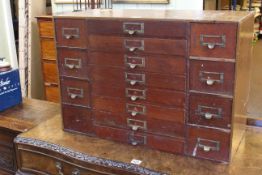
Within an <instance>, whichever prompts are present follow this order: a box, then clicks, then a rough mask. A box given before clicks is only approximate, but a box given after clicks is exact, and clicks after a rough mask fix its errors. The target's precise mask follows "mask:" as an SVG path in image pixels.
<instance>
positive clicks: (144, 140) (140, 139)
mask: <svg viewBox="0 0 262 175" xmlns="http://www.w3.org/2000/svg"><path fill="white" fill-rule="evenodd" d="M96 134H97V136H98V137H100V138H103V139H108V140H113V141H118V142H122V143H127V144H130V145H133V146H139V145H147V146H148V147H151V148H154V149H158V150H162V151H167V152H172V153H180V154H183V152H184V140H183V139H180V138H176V137H167V136H156V135H153V134H144V133H138V132H130V131H127V130H124V129H118V128H111V127H105V126H99V125H97V126H96Z"/></svg>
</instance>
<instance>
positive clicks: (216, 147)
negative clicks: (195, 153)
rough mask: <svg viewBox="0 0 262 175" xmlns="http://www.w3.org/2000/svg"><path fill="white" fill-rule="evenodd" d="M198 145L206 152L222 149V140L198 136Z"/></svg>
mask: <svg viewBox="0 0 262 175" xmlns="http://www.w3.org/2000/svg"><path fill="white" fill-rule="evenodd" d="M207 143H208V145H207ZM210 145H212V146H210ZM197 147H198V148H201V149H203V151H205V152H210V151H220V142H219V141H215V140H209V139H202V138H199V137H198V138H197Z"/></svg>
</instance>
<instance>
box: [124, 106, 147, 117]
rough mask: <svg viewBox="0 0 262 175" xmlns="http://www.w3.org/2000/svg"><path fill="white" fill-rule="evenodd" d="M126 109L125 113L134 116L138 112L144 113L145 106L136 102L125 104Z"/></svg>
mask: <svg viewBox="0 0 262 175" xmlns="http://www.w3.org/2000/svg"><path fill="white" fill-rule="evenodd" d="M126 111H127V113H130V114H131V116H133V117H135V116H137V115H138V114H140V115H145V114H146V107H145V106H143V105H137V104H126Z"/></svg>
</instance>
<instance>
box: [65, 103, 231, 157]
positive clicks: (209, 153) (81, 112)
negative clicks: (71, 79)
mask: <svg viewBox="0 0 262 175" xmlns="http://www.w3.org/2000/svg"><path fill="white" fill-rule="evenodd" d="M62 111H63V116H64V119H63V123H64V128H65V130H68V131H73V132H80V133H85V134H87V133H89V134H91V135H96V136H98V137H99V138H104V139H109V140H114V141H118V142H122V143H126V144H131V145H134V146H137V145H147V146H148V147H150V148H154V149H158V150H162V151H167V152H172V153H179V154H184V153H185V154H187V155H189V156H196V155H197V156H198V157H202V158H208V159H212V160H214V159H216V160H220V161H226V160H227V159H228V156H229V147H230V136H231V133H230V132H229V130H217V129H211V128H203V127H199V126H195V125H187V127H185V125H180V127H182V130H185V129H186V130H187V134H186V135H187V144H185V139H184V137H181V135H175V136H174V135H172V136H170V135H169V134H166V133H165V131H168V132H170V129H171V127H176V126H177V125H174V124H173V123H172V122H171V123H165V124H167V125H165V127H167V128H162V130H161V128H159V126H158V124H159V122H158V121H157V120H154V119H150V120H148V122H147V123H146V124H147V125H146V127H147V129H146V130H143V129H141V128H139V129H138V130H135V131H134V130H132V129H130V128H132V123H127V127H125V126H123V127H121V125H120V127H119V126H118V127H112V126H110V124H109V123H107V124H104V123H103V122H104V121H103V120H107V122H111V124H112V123H114V122H115V120H111V119H112V118H110V116H111V114H110V113H106V114H104V116H102V115H103V112H98V111H95V110H94V111H93V112H91V111H89V110H87V109H85V108H80V107H73V106H70V105H63V110H62ZM75 113H77V114H78V115H75ZM118 115H119V114H118ZM103 117H104V118H103ZM107 117H109V118H107ZM116 117H118V118H119V120H117V122H119V121H121V120H122V121H124V117H123V116H113V118H115V119H116ZM101 118H102V119H101ZM115 124H117V125H118V123H115ZM121 124H123V123H121ZM168 124H169V125H168ZM163 126H164V125H163ZM172 130H173V132H175V133H178V132H179V130H180V129H179V127H177V128H173V129H172ZM180 134H182V135H184V133H180Z"/></svg>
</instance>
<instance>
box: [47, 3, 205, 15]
mask: <svg viewBox="0 0 262 175" xmlns="http://www.w3.org/2000/svg"><path fill="white" fill-rule="evenodd" d="M113 9H175V10H202V9H203V0H170V2H169V4H113ZM52 10H53V13H65V12H71V11H72V10H73V6H72V5H71V4H56V3H55V2H54V0H52Z"/></svg>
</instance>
